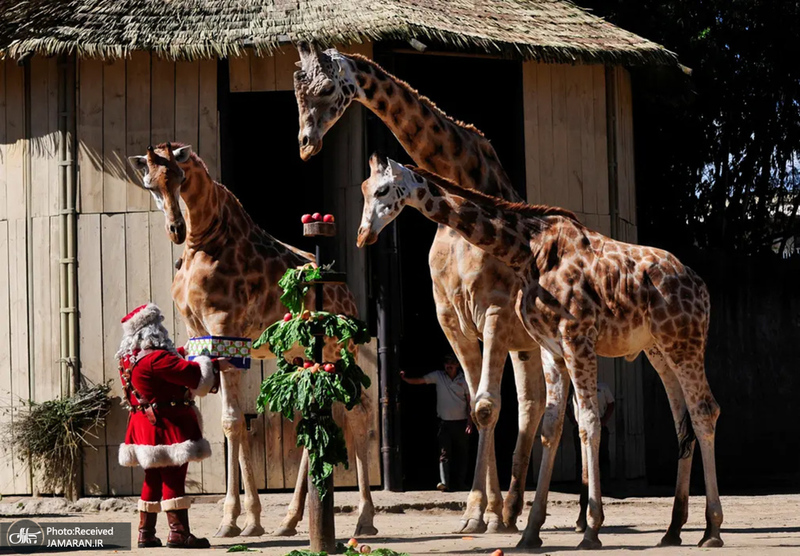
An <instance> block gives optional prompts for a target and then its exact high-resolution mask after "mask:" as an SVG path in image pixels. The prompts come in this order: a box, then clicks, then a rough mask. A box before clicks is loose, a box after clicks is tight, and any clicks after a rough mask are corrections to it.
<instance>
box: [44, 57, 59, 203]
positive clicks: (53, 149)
mask: <svg viewBox="0 0 800 556" xmlns="http://www.w3.org/2000/svg"><path fill="white" fill-rule="evenodd" d="M48 62H49V63H48V65H47V72H48V79H47V81H48V88H47V121H48V127H47V129H48V133H47V148H48V152H49V153H50V156H49V158H48V164H49V167H50V171H49V174H50V188H49V189H50V203H49V205H48V210H47V214H49V215H50V216H55V215H57V214H58V211H59V210H60V207H59V204H58V203H59V199H60V196H61V188H60V184H59V181H58V174H59V166H58V163H59V160H58V148H59V139H60V137H59V134H58V90H59V87H58V58H57V57H55V56H54V57H52V58H48Z"/></svg>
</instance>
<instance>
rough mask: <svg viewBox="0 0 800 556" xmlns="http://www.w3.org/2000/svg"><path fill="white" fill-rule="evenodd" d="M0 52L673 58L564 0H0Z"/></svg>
mask: <svg viewBox="0 0 800 556" xmlns="http://www.w3.org/2000/svg"><path fill="white" fill-rule="evenodd" d="M0 17H2V19H0V52H3V53H5V54H6V55H8V56H11V57H15V58H17V57H19V56H22V55H24V54H25V53H28V52H34V53H38V54H45V55H53V54H58V53H65V52H77V53H78V54H79V55H81V56H92V57H121V56H126V55H128V54H129V53H130V52H131V51H133V50H151V51H154V52H156V53H158V54H161V55H164V56H167V57H169V58H188V59H195V58H211V57H217V56H220V57H225V56H230V55H237V54H240V53H241V52H242V51H243V49H244V48H246V47H252V48H254V49H255V50H256V51H257V52H258V53H259V54H264V53H268V52H271V51H272V50H273V49H274V48H276V47H277V46H278V45H280V44H282V43H286V42H289V41H296V40H300V39H303V40H315V41H317V42H319V43H321V44H325V45H329V44H333V43H339V44H350V43H353V42H361V41H363V40H365V39H371V40H381V39H383V40H392V39H399V40H410V39H418V40H421V41H423V42H426V41H427V42H431V41H435V42H439V43H442V44H445V45H447V46H450V47H454V48H459V49H470V50H475V49H478V50H482V51H485V52H489V53H495V54H497V53H500V54H504V55H517V56H522V57H525V58H533V59H538V60H543V61H548V62H567V63H569V62H589V63H592V62H603V63H615V64H625V65H635V64H643V63H667V64H672V63H675V61H676V59H675V55H674V54H672V53H671V52H669V51H668V50H666V49H664V48H663V47H661V46H659V45H657V44H655V43H653V42H650V41H648V40H645V39H643V38H641V37H639V36H637V35H634V34H633V33H629V32H627V31H625V30H623V29H620V28H618V27H616V26H614V25H612V24H610V23H608V22H606V21H604V20H602V19H600V18H598V17H595V16H593V15H591V14H590V13H588V12H587V11H585V10H583V9H581V8H579V7H577V6H575V5H574V4H572V3H571V2H569V1H568V0H157V1H156V0H0Z"/></svg>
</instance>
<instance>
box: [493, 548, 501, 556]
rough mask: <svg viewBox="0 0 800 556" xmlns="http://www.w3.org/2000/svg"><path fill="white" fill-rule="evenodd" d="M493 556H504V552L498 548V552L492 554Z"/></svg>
mask: <svg viewBox="0 0 800 556" xmlns="http://www.w3.org/2000/svg"><path fill="white" fill-rule="evenodd" d="M492 556H503V551H502V550H500V549H499V548H498V549H497V550H495V551H494V552H492Z"/></svg>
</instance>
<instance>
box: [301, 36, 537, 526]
mask: <svg viewBox="0 0 800 556" xmlns="http://www.w3.org/2000/svg"><path fill="white" fill-rule="evenodd" d="M297 46H298V51H299V53H300V62H299V63H298V65H299V66H300V68H301V69H300V70H298V71H296V72H295V74H294V88H295V95H296V97H297V105H298V109H299V112H300V135H299V143H300V156H301V158H303V159H304V160H307V159H309V158H310V157H311V156H313V155H315V154H317V153H318V152H319V151H320V149H321V148H322V137H323V136H324V134H325V132H327V131H328V130H329V129H330V128H331V127H332V126H333V124H334V123H335V122H336V121H337V120H338V119H339V118H340V117H341V116H342V114H343V113H344V111H345V110H346V109H347V107H348V106H349V105H350V103H351V102H352V101H356V102H360V103H361V104H363V105H364V106H366V107H367V108H368V109H370V110H371V111H372V112H374V113H375V114H376V115H377V116H378V117H379V118H380V119H381V120H382V121H383V122H384V123H385V124H386V125H387V126H388V127H389V129H390V130H391V131H392V133H393V134H394V135H395V137H397V139H398V140H399V141H400V143H401V144H402V145H403V148H405V150H406V152H407V153H408V154H409V155H410V156H411V158H412V159H413V160H414V161H415V162H416V163H417V164H419V165H420V166H423V167H425V168H427V169H428V170H431V171H435V172H437V173H438V174H441V175H443V176H446V177H449V178H452V179H454V180H457V181H458V182H459V183H462V184H464V185H465V186H467V187H473V188H476V189H479V190H481V191H484V192H486V193H491V194H493V195H499V196H502V197H504V198H506V199H509V200H512V201H519V200H521V198H520V197H519V195H518V194H517V192H516V191H515V190H514V189H513V187H512V186H511V183H510V180H509V179H508V176H507V175H506V172H505V170H504V169H503V167H502V165H501V164H500V161H499V160H498V158H497V153H496V152H495V150H494V148H493V147H492V145H491V143H490V142H489V140H488V139H486V138H485V137H484V136H483V134H482V133H481V132H480V131H478V130H477V129H476V128H475V127H474V126H472V125H467V124H464V123H462V122H459V121H456V120H453V119H452V118H450V117H449V116H447V115H446V114H445V113H444V112H442V111H441V110H440V109H439V108H437V107H436V105H434V104H433V102H431V101H430V100H429V99H427V98H426V97H424V96H421V95H420V94H419V93H418V92H417V91H415V90H414V89H412V88H411V87H410V86H409V85H408V84H407V83H405V82H403V81H401V80H399V79H398V78H396V77H394V76H393V75H391V74H389V73H388V72H386V71H385V70H384V69H383V68H381V67H380V66H378V65H377V64H376V63H375V62H373V61H372V60H369V59H368V58H364V57H363V56H359V55H344V54H341V53H339V52H338V51H337V50H336V49H330V50H326V51H324V52H321V51H319V50H318V49H317V47H316V46H314V45H313V44H311V45H309V44H306V43H299V44H298V45H297ZM428 260H429V263H430V269H431V279H432V282H433V298H434V302H435V303H436V313H437V315H436V316H437V318H438V320H439V324H440V326H441V327H442V330H443V332H444V334H445V336H446V337H447V340H448V341H449V343H450V345H451V347H452V348H453V351H454V352H455V354H456V356H457V357H458V360H459V362H460V363H461V367H462V368H463V369H464V374H465V377H466V379H467V384H468V387H469V394H470V399H471V403H472V411H473V417H474V421H475V423H476V424H477V425H478V433H479V442H478V458H477V461H476V465H475V475H474V479H473V485H472V490H471V492H470V494H469V496H468V499H467V507H466V510H465V511H464V514H463V517H462V519H461V524H460V526H459V528H458V531H457V532H460V533H482V532H484V531H488V532H490V533H491V532H501V531H506V530H516V522H517V518H518V516H519V515H520V514H521V513H522V508H523V504H524V493H525V478H526V474H527V470H528V464H529V461H530V454H531V449H532V447H533V440H534V436H535V431H536V427H537V425H538V423H539V420H540V419H541V416H542V413H543V412H544V380H543V375H542V372H541V356H540V353H539V346H538V344H537V343H536V342H534V341H533V340H532V339H531V338H530V336H528V335H527V334H526V333H525V332H524V330H523V329H522V328H521V327H520V326H519V319H518V317H517V316H516V314H515V313H514V306H513V301H514V299H515V298H516V292H517V290H518V289H519V281H518V279H517V277H516V276H515V275H514V273H513V272H512V271H511V270H510V269H508V267H506V266H505V265H503V264H501V263H500V262H499V261H497V260H496V259H495V258H493V257H492V256H491V255H489V254H487V253H486V252H485V251H483V250H481V249H477V248H475V247H473V246H472V245H470V244H469V243H468V242H466V241H464V240H463V239H462V238H461V237H459V236H458V235H457V234H455V233H453V232H450V231H448V230H447V229H445V228H442V227H440V228H439V230H438V231H437V233H436V237H435V239H434V242H433V245H432V246H431V250H430V254H429V259H428ZM480 342H483V352H482V353H481V346H480ZM509 353H510V355H511V361H512V364H513V367H514V380H515V384H516V389H517V399H518V407H519V416H518V417H519V433H518V436H517V443H516V447H515V449H514V459H513V463H512V472H511V484H510V486H509V490H508V494H507V496H506V499H505V501H503V497H502V494H501V492H500V483H499V481H498V478H497V467H496V462H495V455H494V427H495V424H496V423H497V417H498V415H499V413H500V383H501V379H502V373H503V367H504V364H505V361H506V358H507V357H508V355H509ZM484 512H485V517H486V519H485V520H484ZM487 522H488V524H487Z"/></svg>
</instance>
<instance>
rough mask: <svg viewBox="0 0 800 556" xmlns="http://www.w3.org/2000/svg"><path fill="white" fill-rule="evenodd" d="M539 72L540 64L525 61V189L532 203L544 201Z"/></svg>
mask: <svg viewBox="0 0 800 556" xmlns="http://www.w3.org/2000/svg"><path fill="white" fill-rule="evenodd" d="M538 73H539V64H537V63H536V62H531V61H528V62H523V64H522V90H523V93H522V94H523V101H522V104H523V114H524V116H523V118H524V122H525V123H524V126H525V184H526V187H525V189H526V192H527V196H528V202H529V203H531V204H535V203H541V202H543V201H542V182H541V174H540V168H539V160H540V158H541V155H542V153H541V151H540V147H539V102H540V97H541V95H542V91H541V89H540V88H539V80H538Z"/></svg>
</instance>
